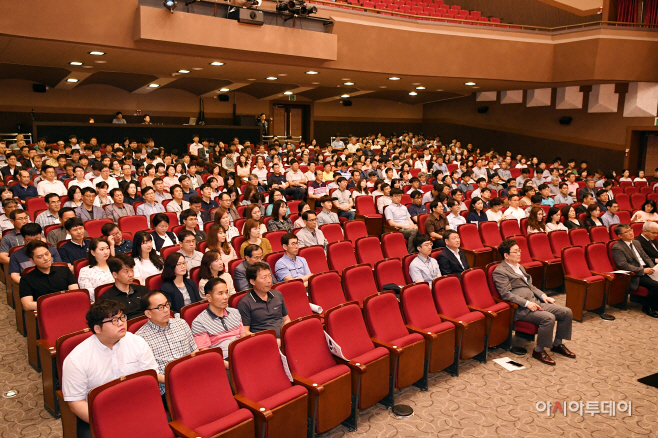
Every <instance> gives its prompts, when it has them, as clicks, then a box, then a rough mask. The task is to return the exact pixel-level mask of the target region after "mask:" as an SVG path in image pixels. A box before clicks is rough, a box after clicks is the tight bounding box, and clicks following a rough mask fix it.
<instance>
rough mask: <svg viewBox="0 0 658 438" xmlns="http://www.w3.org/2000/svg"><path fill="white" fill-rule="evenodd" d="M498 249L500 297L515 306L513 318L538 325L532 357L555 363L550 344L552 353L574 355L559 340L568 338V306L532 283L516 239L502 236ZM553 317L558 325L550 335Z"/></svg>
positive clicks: (570, 316) (495, 274)
mask: <svg viewBox="0 0 658 438" xmlns="http://www.w3.org/2000/svg"><path fill="white" fill-rule="evenodd" d="M444 251H445V250H444ZM498 252H499V253H500V256H501V257H503V259H504V261H503V262H502V263H500V265H498V267H496V269H495V270H494V272H493V281H494V284H495V286H496V289H497V290H498V293H499V294H500V296H501V298H502V299H503V300H505V301H510V302H512V303H514V304H516V305H517V306H518V308H517V309H516V310H515V311H514V320H515V321H528V322H531V323H533V324H537V325H538V326H539V330H538V331H537V346H536V347H535V350H534V351H533V352H532V357H534V358H535V359H537V360H538V361H540V362H542V363H545V364H547V365H555V361H554V360H553V359H552V358H551V357H550V356H549V355H548V354H547V353H546V351H545V350H544V349H545V348H548V347H551V351H553V352H555V353H558V354H561V355H563V356H566V357H569V358H572V359H573V358H575V357H576V355H575V354H574V353H572V352H571V351H569V349H568V348H567V347H566V346H565V345H564V344H563V343H562V341H563V340H564V339H571V326H572V322H573V321H572V320H573V314H572V312H571V309H569V308H568V307H564V306H560V305H557V304H555V300H554V299H553V298H551V297H549V296H547V295H546V294H545V293H544V292H542V291H541V290H539V289H537V288H536V287H535V286H533V285H532V278H531V277H530V276H529V275H528V274H527V273H526V271H525V268H524V267H523V266H521V250H520V249H519V245H517V244H516V240H513V239H506V240H504V241H503V243H501V244H500V246H499V247H498ZM556 321H557V329H556V331H555V338H553V327H554V326H555V322H556Z"/></svg>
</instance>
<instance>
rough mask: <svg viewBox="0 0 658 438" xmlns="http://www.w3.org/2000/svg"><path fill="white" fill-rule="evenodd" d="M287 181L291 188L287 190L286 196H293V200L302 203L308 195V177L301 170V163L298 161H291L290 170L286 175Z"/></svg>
mask: <svg viewBox="0 0 658 438" xmlns="http://www.w3.org/2000/svg"><path fill="white" fill-rule="evenodd" d="M286 181H288V185H289V187H288V188H287V189H286V195H292V197H293V199H294V200H296V201H300V200H302V199H304V195H305V194H306V177H305V176H304V172H302V171H301V170H299V163H298V162H297V160H295V159H292V160H290V170H289V171H288V173H287V174H286Z"/></svg>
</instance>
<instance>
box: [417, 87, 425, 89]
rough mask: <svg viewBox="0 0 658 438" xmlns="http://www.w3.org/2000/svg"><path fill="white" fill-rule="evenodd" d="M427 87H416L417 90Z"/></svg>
mask: <svg viewBox="0 0 658 438" xmlns="http://www.w3.org/2000/svg"><path fill="white" fill-rule="evenodd" d="M424 89H425V87H416V90H424Z"/></svg>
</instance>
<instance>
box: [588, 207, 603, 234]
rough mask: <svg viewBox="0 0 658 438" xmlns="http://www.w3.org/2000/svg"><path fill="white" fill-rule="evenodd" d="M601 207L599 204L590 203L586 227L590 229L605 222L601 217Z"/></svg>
mask: <svg viewBox="0 0 658 438" xmlns="http://www.w3.org/2000/svg"><path fill="white" fill-rule="evenodd" d="M600 216H601V207H599V205H598V204H590V205H589V207H587V219H585V227H587V229H590V228H592V227H602V226H603V222H601V219H600Z"/></svg>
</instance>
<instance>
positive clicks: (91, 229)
mask: <svg viewBox="0 0 658 438" xmlns="http://www.w3.org/2000/svg"><path fill="white" fill-rule="evenodd" d="M111 223H112V219H92V220H90V221H85V222H84V227H85V231H86V232H87V234H89V237H91V238H92V239H93V238H94V237H102V236H103V233H101V228H103V225H105V224H111ZM121 231H123V230H121Z"/></svg>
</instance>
